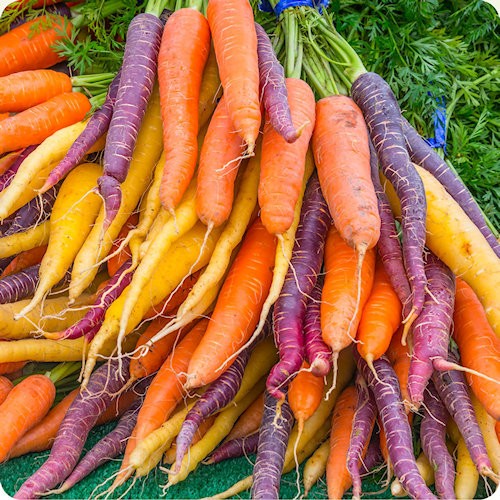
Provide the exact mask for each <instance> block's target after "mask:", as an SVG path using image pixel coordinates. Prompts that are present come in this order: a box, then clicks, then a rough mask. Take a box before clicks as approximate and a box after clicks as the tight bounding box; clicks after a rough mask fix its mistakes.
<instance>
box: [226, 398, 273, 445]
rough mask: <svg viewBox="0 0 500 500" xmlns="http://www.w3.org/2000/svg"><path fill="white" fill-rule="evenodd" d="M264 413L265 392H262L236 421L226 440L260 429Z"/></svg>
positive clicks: (241, 436)
mask: <svg viewBox="0 0 500 500" xmlns="http://www.w3.org/2000/svg"><path fill="white" fill-rule="evenodd" d="M263 413H264V393H262V394H261V395H260V396H259V397H258V398H257V399H256V400H255V401H254V402H253V403H252V404H251V405H250V406H249V407H248V408H247V409H246V410H245V411H244V412H243V413H242V414H241V416H240V418H239V419H238V420H237V421H236V423H235V424H234V426H233V428H232V429H231V432H230V433H229V434H228V435H227V437H226V442H228V441H231V440H233V439H239V438H243V437H245V436H248V435H250V434H253V433H254V432H256V431H258V430H259V429H260V424H261V422H262V414H263Z"/></svg>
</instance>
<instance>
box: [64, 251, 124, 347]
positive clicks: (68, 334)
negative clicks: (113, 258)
mask: <svg viewBox="0 0 500 500" xmlns="http://www.w3.org/2000/svg"><path fill="white" fill-rule="evenodd" d="M131 264H132V261H131V260H130V259H129V260H127V261H125V262H124V263H123V264H122V265H121V266H120V268H119V269H118V271H116V273H115V274H114V275H113V276H112V277H111V278H110V279H109V281H108V282H107V284H106V285H105V286H104V287H103V288H101V290H99V292H98V294H97V297H96V299H95V302H94V304H93V305H92V306H91V307H90V309H89V311H88V312H87V314H85V316H84V317H83V318H82V319H81V320H80V321H78V322H77V323H75V324H74V325H72V326H70V327H69V328H68V329H67V330H64V331H63V332H60V335H59V337H58V338H59V339H77V338H80V337H83V336H85V337H86V339H87V340H88V341H89V342H90V341H91V340H92V339H93V338H94V335H95V334H96V333H97V330H99V328H100V326H101V324H102V322H103V321H104V316H105V314H106V311H107V310H108V307H109V306H110V305H111V304H112V303H113V302H114V301H115V300H116V299H117V298H118V297H119V296H120V295H121V293H122V292H123V290H124V289H125V288H126V287H127V286H128V285H129V284H130V282H131V280H132V276H133V273H131V272H127V271H128V269H129V268H130V265H131ZM96 329H97V330H96Z"/></svg>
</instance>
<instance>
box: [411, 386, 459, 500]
mask: <svg viewBox="0 0 500 500" xmlns="http://www.w3.org/2000/svg"><path fill="white" fill-rule="evenodd" d="M448 418H449V415H448V412H447V410H446V408H445V406H444V404H443V403H442V401H441V399H440V398H439V395H438V393H437V392H436V388H435V387H434V384H433V383H432V382H430V383H429V385H428V386H427V390H426V391H425V395H424V416H423V418H422V422H421V424H420V436H421V441H422V449H423V450H424V453H425V456H426V457H427V458H428V459H429V462H430V463H431V465H432V466H433V469H434V476H435V484H436V490H437V493H438V495H439V497H440V498H449V499H453V498H455V491H454V489H453V487H454V479H455V465H454V464H453V458H452V457H451V455H450V453H449V452H448V448H447V447H446V422H447V421H448Z"/></svg>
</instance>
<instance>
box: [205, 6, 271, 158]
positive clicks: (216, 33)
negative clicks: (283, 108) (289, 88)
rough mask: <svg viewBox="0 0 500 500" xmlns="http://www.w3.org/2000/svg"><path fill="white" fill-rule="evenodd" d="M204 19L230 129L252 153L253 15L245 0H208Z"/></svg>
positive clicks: (255, 91)
mask: <svg viewBox="0 0 500 500" xmlns="http://www.w3.org/2000/svg"><path fill="white" fill-rule="evenodd" d="M207 18H208V23H209V24H210V31H211V33H212V37H213V43H214V49H215V55H216V57H217V64H218V66H219V74H220V79H221V82H222V87H223V89H224V95H225V96H226V103H227V107H228V110H229V114H230V116H231V120H232V122H233V126H234V129H235V130H236V131H237V133H238V135H239V136H240V137H241V138H242V139H243V140H244V141H245V143H246V145H247V150H248V153H253V150H254V148H255V141H256V140H257V136H258V135H259V128H260V122H261V113H260V104H259V66H258V61H257V34H256V32H255V24H254V16H253V11H252V7H251V5H250V2H248V0H209V2H208V7H207Z"/></svg>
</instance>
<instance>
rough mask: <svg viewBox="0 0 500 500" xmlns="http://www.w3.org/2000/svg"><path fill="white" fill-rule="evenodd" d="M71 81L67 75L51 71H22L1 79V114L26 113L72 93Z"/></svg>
mask: <svg viewBox="0 0 500 500" xmlns="http://www.w3.org/2000/svg"><path fill="white" fill-rule="evenodd" d="M71 88H72V84H71V79H70V77H69V76H68V75H66V74H65V73H61V72H59V71H53V70H50V69H38V70H32V71H20V72H19V73H14V74H12V75H8V76H3V77H0V113H2V112H11V113H13V112H16V113H18V112H19V111H24V110H25V109H28V108H31V107H33V106H36V105H37V104H41V103H42V102H45V101H47V100H49V99H50V98H51V97H54V96H56V95H59V94H62V93H64V92H71Z"/></svg>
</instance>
